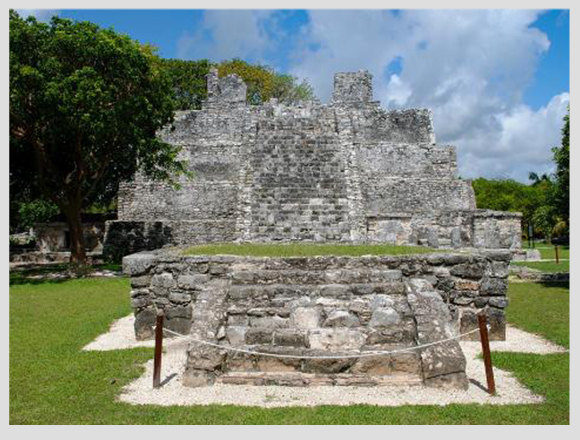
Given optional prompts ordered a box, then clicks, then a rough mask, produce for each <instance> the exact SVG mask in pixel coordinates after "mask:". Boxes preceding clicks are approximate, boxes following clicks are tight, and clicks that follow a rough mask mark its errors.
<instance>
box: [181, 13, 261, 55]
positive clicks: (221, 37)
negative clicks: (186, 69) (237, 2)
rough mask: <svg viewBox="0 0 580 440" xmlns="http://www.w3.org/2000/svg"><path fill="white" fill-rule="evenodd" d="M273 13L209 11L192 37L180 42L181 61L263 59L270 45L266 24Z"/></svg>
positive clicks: (183, 37) (189, 35) (186, 36)
mask: <svg viewBox="0 0 580 440" xmlns="http://www.w3.org/2000/svg"><path fill="white" fill-rule="evenodd" d="M271 13H272V12H270V11H249V10H232V11H219V10H209V11H205V12H204V17H203V22H202V24H201V26H200V27H199V29H197V30H196V32H194V33H193V34H185V35H183V36H182V37H181V38H180V40H179V41H178V50H177V54H178V57H180V58H207V59H210V60H213V61H222V60H225V59H229V58H245V59H248V58H249V59H261V58H262V57H263V54H264V52H265V51H266V50H267V49H268V48H269V47H270V46H271V44H272V43H271V41H270V39H269V37H268V35H267V33H266V30H265V27H264V21H265V20H266V19H267V18H268V17H269V15H270V14H271Z"/></svg>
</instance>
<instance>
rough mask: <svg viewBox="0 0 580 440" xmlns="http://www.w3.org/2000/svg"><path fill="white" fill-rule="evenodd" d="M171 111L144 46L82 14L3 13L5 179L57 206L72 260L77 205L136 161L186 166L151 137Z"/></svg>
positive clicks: (159, 72)
mask: <svg viewBox="0 0 580 440" xmlns="http://www.w3.org/2000/svg"><path fill="white" fill-rule="evenodd" d="M173 112H174V99H173V91H172V87H171V81H170V78H169V77H168V75H167V74H166V73H165V71H164V70H163V69H162V68H161V63H160V62H159V61H158V58H157V57H156V56H155V55H154V53H153V52H152V50H151V48H150V47H148V46H141V45H140V44H139V43H138V42H136V41H133V40H131V39H130V38H129V37H127V36H125V35H121V34H117V33H115V32H114V31H113V30H111V29H101V28H99V27H98V26H97V25H95V24H93V23H90V22H74V21H71V20H66V19H61V18H58V17H54V18H53V19H52V20H51V22H50V24H45V23H39V22H37V21H36V20H35V19H34V18H33V17H29V18H27V19H25V20H24V19H22V18H21V17H20V16H19V15H18V13H16V12H15V11H13V10H11V11H10V153H11V156H12V155H14V158H15V160H14V161H13V160H12V159H11V163H10V166H11V170H10V180H11V185H12V184H15V185H19V184H22V185H23V186H33V187H34V189H35V190H37V191H39V192H41V193H42V194H43V195H44V197H45V198H46V199H48V200H50V201H51V202H53V203H54V204H55V205H57V206H58V207H59V209H60V210H61V212H62V213H63V214H64V215H65V216H66V217H67V220H68V222H69V226H70V228H71V243H72V248H71V250H72V252H73V256H75V255H76V256H78V257H79V261H83V260H84V250H83V249H84V247H82V233H80V228H81V226H80V211H81V209H82V208H84V207H87V206H90V205H92V204H94V203H100V204H102V205H107V204H108V203H109V202H110V201H111V199H112V198H114V197H115V195H116V193H117V190H118V186H119V182H120V181H122V180H129V179H131V178H132V177H133V175H134V174H135V172H136V171H137V170H138V169H140V170H142V171H143V172H144V173H145V174H146V175H147V176H149V177H150V178H153V179H160V180H168V181H170V182H174V178H175V176H176V175H177V174H179V173H184V172H185V170H186V168H185V164H184V163H182V162H181V161H178V160H177V154H178V151H179V148H178V147H175V146H172V145H170V144H167V143H165V142H163V141H161V140H160V139H159V138H158V137H157V136H156V133H157V131H158V130H159V129H160V128H162V127H164V126H166V125H167V124H169V123H171V122H172V120H173ZM27 176H33V179H31V180H29V181H26V180H25V179H24V178H25V177H27Z"/></svg>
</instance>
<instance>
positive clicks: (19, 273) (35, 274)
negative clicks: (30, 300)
mask: <svg viewBox="0 0 580 440" xmlns="http://www.w3.org/2000/svg"><path fill="white" fill-rule="evenodd" d="M121 269H122V268H121V265H120V264H96V265H94V266H91V269H90V270H91V271H98V270H110V271H115V272H120V271H121ZM81 278H86V276H76V275H75V274H74V273H73V271H72V270H71V266H70V264H66V263H54V264H34V265H27V266H20V267H18V266H17V267H13V268H11V269H10V285H11V286H14V285H21V284H32V285H38V284H55V283H62V282H65V281H69V280H73V279H81Z"/></svg>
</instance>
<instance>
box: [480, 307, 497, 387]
mask: <svg viewBox="0 0 580 440" xmlns="http://www.w3.org/2000/svg"><path fill="white" fill-rule="evenodd" d="M477 320H478V322H479V336H480V339H481V348H482V349H483V362H484V363H485V376H486V377H487V392H488V393H489V394H495V380H494V378H493V367H492V365H491V352H490V350H489V336H488V334H487V318H486V317H485V315H484V314H483V313H480V314H479V315H477Z"/></svg>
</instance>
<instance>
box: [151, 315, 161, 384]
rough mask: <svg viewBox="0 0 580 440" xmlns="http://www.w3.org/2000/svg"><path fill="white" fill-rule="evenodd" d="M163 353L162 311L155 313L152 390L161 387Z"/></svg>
mask: <svg viewBox="0 0 580 440" xmlns="http://www.w3.org/2000/svg"><path fill="white" fill-rule="evenodd" d="M162 351H163V310H159V311H158V312H157V324H156V326H155V357H154V360H153V388H159V387H160V386H161V353H162Z"/></svg>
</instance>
